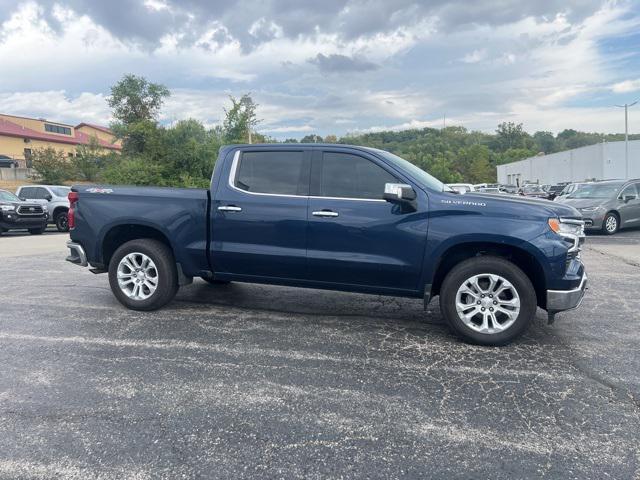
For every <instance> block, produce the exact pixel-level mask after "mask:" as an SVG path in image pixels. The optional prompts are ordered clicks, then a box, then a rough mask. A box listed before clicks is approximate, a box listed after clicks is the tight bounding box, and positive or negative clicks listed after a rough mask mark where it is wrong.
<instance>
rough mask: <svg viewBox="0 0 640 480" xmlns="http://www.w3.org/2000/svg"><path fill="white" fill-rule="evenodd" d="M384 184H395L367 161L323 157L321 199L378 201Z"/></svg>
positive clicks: (354, 157) (347, 156)
mask: <svg viewBox="0 0 640 480" xmlns="http://www.w3.org/2000/svg"><path fill="white" fill-rule="evenodd" d="M385 183H398V180H396V178H395V177H394V176H393V175H391V174H390V173H388V172H387V171H386V170H383V169H382V168H381V167H379V166H378V165H376V164H375V163H373V162H371V161H370V160H367V159H366V158H363V157H360V156H358V155H350V154H348V153H331V152H326V153H324V155H323V157H322V174H321V179H320V196H321V197H339V198H371V199H378V198H379V199H381V198H382V194H383V193H384V184H385Z"/></svg>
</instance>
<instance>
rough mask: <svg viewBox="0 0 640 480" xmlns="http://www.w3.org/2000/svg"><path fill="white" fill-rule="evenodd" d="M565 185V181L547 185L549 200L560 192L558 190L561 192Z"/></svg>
mask: <svg viewBox="0 0 640 480" xmlns="http://www.w3.org/2000/svg"><path fill="white" fill-rule="evenodd" d="M566 185H567V184H566V183H559V184H557V185H549V188H548V189H547V195H548V197H549V200H554V199H555V198H556V197H557V196H558V195H559V194H560V192H562V190H564V187H565V186H566Z"/></svg>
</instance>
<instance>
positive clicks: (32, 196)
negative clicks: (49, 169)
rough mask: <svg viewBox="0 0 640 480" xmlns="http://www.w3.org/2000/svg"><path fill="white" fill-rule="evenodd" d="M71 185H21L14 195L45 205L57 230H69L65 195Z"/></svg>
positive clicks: (67, 204)
mask: <svg viewBox="0 0 640 480" xmlns="http://www.w3.org/2000/svg"><path fill="white" fill-rule="evenodd" d="M70 191H71V187H65V186H64V185H23V186H21V187H19V188H18V190H16V195H17V196H18V197H20V198H22V199H25V200H29V201H30V202H35V203H39V204H41V205H46V206H47V207H48V209H49V218H50V219H51V221H52V222H53V223H55V225H56V228H57V229H58V231H59V232H68V231H69V220H68V218H67V212H68V211H69V199H68V198H67V195H69V192H70Z"/></svg>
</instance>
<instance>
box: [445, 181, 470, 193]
mask: <svg viewBox="0 0 640 480" xmlns="http://www.w3.org/2000/svg"><path fill="white" fill-rule="evenodd" d="M447 187H449V188H451V189H452V190H455V191H456V192H458V193H468V192H475V191H476V189H475V187H474V186H473V185H471V184H470V183H447Z"/></svg>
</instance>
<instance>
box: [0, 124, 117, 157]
mask: <svg viewBox="0 0 640 480" xmlns="http://www.w3.org/2000/svg"><path fill="white" fill-rule="evenodd" d="M102 128H104V127H102ZM74 134H75V135H74V136H72V137H71V136H62V135H55V134H51V133H47V132H38V131H37V130H33V129H31V128H26V127H23V126H22V125H18V124H17V123H13V122H10V121H9V120H7V119H4V118H0V136H2V135H5V136H9V137H20V138H29V139H32V140H42V141H45V142H53V143H66V144H70V145H88V144H89V142H90V140H91V138H95V137H92V136H91V135H88V134H86V133H84V132H81V131H79V130H74ZM97 140H98V144H99V145H100V146H101V147H103V148H109V149H111V150H121V149H122V147H121V146H120V145H115V144H113V143H110V142H107V141H105V140H101V139H99V138H98V139H97Z"/></svg>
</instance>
